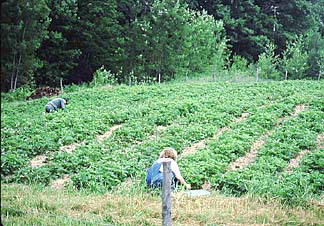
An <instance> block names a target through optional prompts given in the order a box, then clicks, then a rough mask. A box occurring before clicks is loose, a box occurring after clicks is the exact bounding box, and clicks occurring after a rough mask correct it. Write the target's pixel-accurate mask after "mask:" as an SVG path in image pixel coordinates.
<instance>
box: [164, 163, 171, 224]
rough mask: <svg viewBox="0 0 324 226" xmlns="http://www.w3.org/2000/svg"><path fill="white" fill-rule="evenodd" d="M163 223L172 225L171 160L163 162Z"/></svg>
mask: <svg viewBox="0 0 324 226" xmlns="http://www.w3.org/2000/svg"><path fill="white" fill-rule="evenodd" d="M162 164H163V185H162V225H163V226H171V178H170V173H171V168H170V165H171V162H170V161H168V162H163V163H162Z"/></svg>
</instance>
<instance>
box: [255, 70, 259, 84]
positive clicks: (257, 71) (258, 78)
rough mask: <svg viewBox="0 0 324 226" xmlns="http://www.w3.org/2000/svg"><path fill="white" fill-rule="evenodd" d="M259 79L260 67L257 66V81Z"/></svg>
mask: <svg viewBox="0 0 324 226" xmlns="http://www.w3.org/2000/svg"><path fill="white" fill-rule="evenodd" d="M258 80H259V68H258V67H257V70H256V81H258Z"/></svg>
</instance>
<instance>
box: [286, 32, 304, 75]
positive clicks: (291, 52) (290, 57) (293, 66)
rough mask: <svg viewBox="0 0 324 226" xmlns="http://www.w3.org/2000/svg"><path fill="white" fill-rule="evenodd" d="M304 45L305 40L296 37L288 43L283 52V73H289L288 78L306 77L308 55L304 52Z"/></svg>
mask: <svg viewBox="0 0 324 226" xmlns="http://www.w3.org/2000/svg"><path fill="white" fill-rule="evenodd" d="M303 43H304V38H303V37H302V36H300V37H296V38H295V39H294V40H292V41H290V42H289V43H288V45H287V48H286V50H285V51H284V52H283V59H282V62H281V66H282V73H284V72H287V78H290V79H302V78H305V76H306V74H305V72H306V70H307V69H308V65H307V60H308V53H307V52H305V51H304V44H303ZM287 78H286V79H287Z"/></svg>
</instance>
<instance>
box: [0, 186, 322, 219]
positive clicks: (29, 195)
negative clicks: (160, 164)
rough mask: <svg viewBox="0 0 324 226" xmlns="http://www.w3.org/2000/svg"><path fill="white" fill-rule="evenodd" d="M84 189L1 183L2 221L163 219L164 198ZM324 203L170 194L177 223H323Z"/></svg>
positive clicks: (123, 191)
mask: <svg viewBox="0 0 324 226" xmlns="http://www.w3.org/2000/svg"><path fill="white" fill-rule="evenodd" d="M125 189H126V188H125V187H124V188H123V187H120V188H119V189H117V190H116V191H115V192H114V193H106V194H100V195H99V194H85V193H82V192H77V191H73V190H71V189H68V188H65V189H62V190H54V189H51V188H49V187H47V188H40V187H37V186H27V185H18V184H1V221H2V224H3V225H161V223H162V217H161V209H162V208H161V207H162V202H161V198H160V197H159V196H157V195H152V194H148V193H144V192H137V194H136V195H135V194H132V195H126V194H127V193H129V194H131V193H134V192H127V189H126V190H125ZM323 219H324V207H323V203H319V202H313V203H312V204H310V205H308V207H307V208H302V207H288V206H285V205H282V204H280V203H279V202H278V201H276V200H274V199H273V200H265V199H258V198H252V197H248V196H245V197H241V198H234V197H224V196H221V195H219V194H212V195H211V196H208V197H188V196H187V195H185V194H184V193H183V192H178V193H173V195H172V224H173V225H324V221H323Z"/></svg>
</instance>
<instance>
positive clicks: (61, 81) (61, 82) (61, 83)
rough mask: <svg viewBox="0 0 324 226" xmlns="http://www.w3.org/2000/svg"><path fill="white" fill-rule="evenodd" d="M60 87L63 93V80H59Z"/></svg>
mask: <svg viewBox="0 0 324 226" xmlns="http://www.w3.org/2000/svg"><path fill="white" fill-rule="evenodd" d="M60 86H61V93H63V92H64V91H63V79H62V78H61V79H60Z"/></svg>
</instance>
